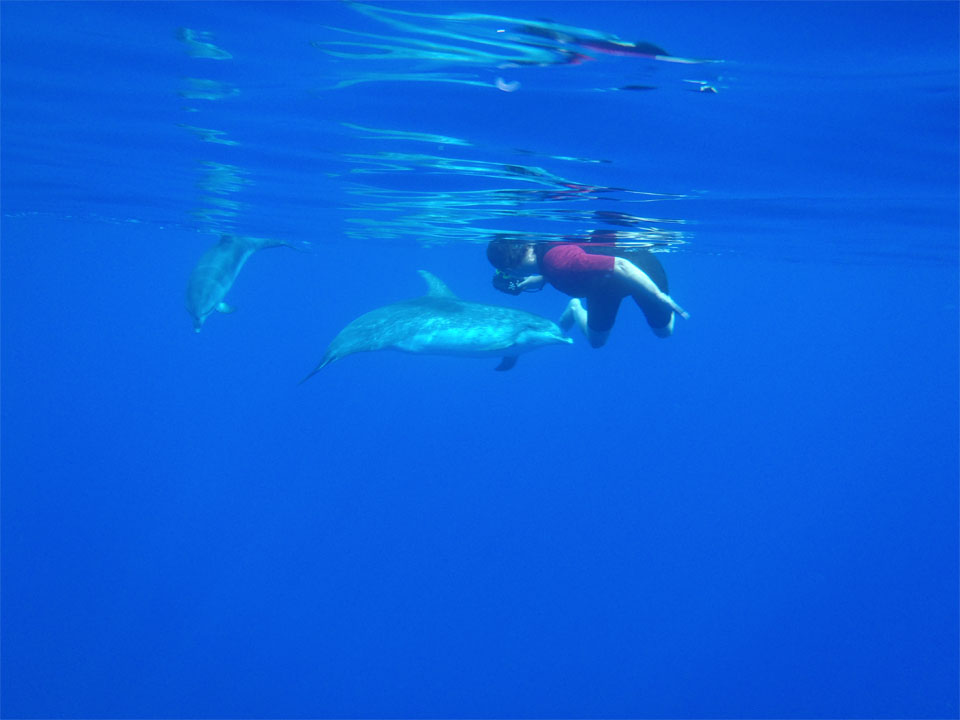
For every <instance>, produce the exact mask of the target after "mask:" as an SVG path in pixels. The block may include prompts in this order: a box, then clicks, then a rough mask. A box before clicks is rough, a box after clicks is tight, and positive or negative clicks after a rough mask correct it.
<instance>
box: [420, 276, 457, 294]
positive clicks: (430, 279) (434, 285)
mask: <svg viewBox="0 0 960 720" xmlns="http://www.w3.org/2000/svg"><path fill="white" fill-rule="evenodd" d="M417 272H418V273H420V277H422V278H423V279H424V280H426V281H427V295H428V296H429V297H446V298H455V297H456V295H454V294H453V291H452V290H451V289H450V288H448V287H447V285H446V283H444V282H443V280H441V279H440V278H438V277H437V276H436V275H434V274H433V273H428V272H427V271H426V270H417Z"/></svg>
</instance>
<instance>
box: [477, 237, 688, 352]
mask: <svg viewBox="0 0 960 720" xmlns="http://www.w3.org/2000/svg"><path fill="white" fill-rule="evenodd" d="M588 248H589V244H581V243H537V244H534V243H518V242H516V241H515V240H511V239H509V238H495V239H494V240H491V241H490V243H489V244H488V245H487V259H488V260H489V261H490V263H491V264H492V265H493V266H494V267H495V268H496V269H497V273H496V275H495V276H494V280H493V284H494V287H496V288H497V289H498V290H501V291H502V292H507V293H510V294H513V295H519V294H520V293H521V292H530V291H535V290H540V289H541V288H542V287H543V286H544V284H546V283H550V284H551V285H553V286H554V287H555V288H556V289H557V290H559V291H560V292H562V293H565V294H567V295H570V296H572V299H571V300H570V302H569V303H568V304H567V308H566V310H564V312H563V315H562V316H561V318H560V323H559V324H560V327H561V328H563V329H564V330H569V329H570V328H571V327H573V325H574V324H576V325H577V327H579V328H580V330H581V331H582V332H583V334H584V335H585V336H586V337H587V340H588V341H589V342H590V345H591V346H592V347H595V348H598V347H601V346H602V345H604V344H605V343H606V342H607V338H608V337H609V336H610V330H611V329H612V328H613V324H614V321H615V320H616V319H617V311H618V310H619V309H620V301H621V300H623V298H625V297H628V296H629V297H632V298H633V299H634V302H636V303H637V305H638V306H639V307H640V310H641V311H643V314H644V316H645V317H646V319H647V324H648V325H649V326H650V329H651V330H652V331H653V333H654V335H656V336H657V337H661V338H666V337H670V335H672V334H673V322H674V313H676V314H677V315H680V316H681V317H683V318H684V319H686V318H687V317H689V316H688V315H687V313H686V312H685V311H684V310H683V308H681V307H680V306H679V305H677V303H676V302H674V301H673V298H671V297H670V295H668V294H667V290H668V288H667V281H666V274H665V273H663V269H662V267H660V263H659V262H658V261H657V260H656V258H655V257H654V256H653V253H650V252H649V251H641V252H642V254H640V253H639V252H637V250H634V251H633V252H632V253H631V256H632V257H635V258H637V259H638V260H639V261H640V262H641V264H644V265H647V266H648V268H649V271H650V272H649V273H648V272H645V271H644V270H642V269H641V268H640V267H638V266H637V264H635V263H634V262H631V261H630V260H627V259H626V258H623V257H617V256H615V255H613V254H608V252H609V251H608V252H604V254H599V253H598V252H597V251H596V250H594V251H593V252H588V251H587V249H588ZM641 258H643V259H641ZM651 275H652V276H653V277H651ZM654 277H655V278H656V281H655V280H654ZM580 298H586V300H587V305H586V307H584V306H583V303H582V302H581V301H580Z"/></svg>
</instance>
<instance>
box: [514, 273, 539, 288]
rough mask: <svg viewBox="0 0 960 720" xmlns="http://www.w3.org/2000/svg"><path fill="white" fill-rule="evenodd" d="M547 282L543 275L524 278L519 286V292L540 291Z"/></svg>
mask: <svg viewBox="0 0 960 720" xmlns="http://www.w3.org/2000/svg"><path fill="white" fill-rule="evenodd" d="M545 282H546V279H545V278H544V277H543V275H530V276H529V277H526V278H524V279H523V280H521V281H520V283H519V284H518V285H517V289H518V290H540V289H541V288H542V287H543V284H544V283H545Z"/></svg>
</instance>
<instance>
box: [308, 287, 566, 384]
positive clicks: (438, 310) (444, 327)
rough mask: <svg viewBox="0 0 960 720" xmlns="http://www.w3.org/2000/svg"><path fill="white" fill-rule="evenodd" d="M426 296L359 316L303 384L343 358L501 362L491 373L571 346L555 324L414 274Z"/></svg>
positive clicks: (328, 350)
mask: <svg viewBox="0 0 960 720" xmlns="http://www.w3.org/2000/svg"><path fill="white" fill-rule="evenodd" d="M420 275H421V276H423V279H424V280H426V282H427V287H428V292H427V294H426V295H424V296H422V297H418V298H413V299H412V300H403V301H402V302H398V303H394V304H392V305H386V306H384V307H381V308H377V309H376V310H371V311H370V312H368V313H366V314H365V315H361V316H360V317H358V318H357V319H356V320H354V321H353V322H351V323H350V324H349V325H347V326H346V327H345V328H344V329H343V330H341V331H340V333H339V334H338V335H337V336H336V337H335V338H334V339H333V342H331V343H330V346H329V347H328V348H327V351H326V352H325V353H324V355H323V359H322V360H321V361H320V364H319V365H317V367H316V368H314V370H313V372H311V373H310V374H309V375H307V376H306V377H305V378H304V379H303V380H301V381H300V382H301V383H303V382H306V381H307V380H309V379H310V378H311V377H313V376H314V375H315V374H316V373H318V372H320V370H322V369H323V368H325V367H326V366H327V365H329V364H330V363H332V362H334V361H335V360H339V359H340V358H342V357H346V356H347V355H352V354H354V353H358V352H372V351H374V350H401V351H403V352H408V353H416V354H419V355H455V356H460V357H489V356H496V357H502V358H503V359H502V360H501V362H500V364H499V365H498V366H497V367H496V369H497V370H509V369H510V368H512V367H513V366H514V365H515V364H516V362H517V356H519V355H520V354H521V353H525V352H529V351H530V350H536V349H537V348H541V347H545V346H547V345H559V344H567V343H572V342H573V341H572V340H571V339H570V338H568V337H564V335H563V333H562V331H561V330H560V328H559V327H558V326H557V325H556V323H554V322H552V321H551V320H547V319H546V318H545V317H541V316H540V315H534V314H533V313H528V312H526V311H525V310H516V309H514V308H509V307H503V306H500V305H482V304H480V303H475V302H468V301H466V300H461V299H460V298H458V297H457V296H456V295H454V294H453V292H451V290H450V288H448V287H447V286H446V285H445V284H444V283H443V282H442V281H441V280H440V279H439V278H437V277H436V276H434V275H432V274H430V273H428V272H427V271H426V270H420Z"/></svg>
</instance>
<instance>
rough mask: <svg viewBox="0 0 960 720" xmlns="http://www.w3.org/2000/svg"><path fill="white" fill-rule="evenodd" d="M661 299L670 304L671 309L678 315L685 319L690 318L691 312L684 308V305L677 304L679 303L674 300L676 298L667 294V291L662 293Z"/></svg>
mask: <svg viewBox="0 0 960 720" xmlns="http://www.w3.org/2000/svg"><path fill="white" fill-rule="evenodd" d="M660 299H661V300H662V301H663V302H664V303H666V304H667V305H669V306H670V309H671V310H673V311H674V312H675V313H676V314H677V315H679V316H680V317H682V318H683V319H684V320H689V319H690V314H689V313H688V312H687V311H686V310H684V309H683V308H682V307H680V306H679V305H677V303H676V302H674V300H673V298H672V297H670V296H669V295H667V294H666V293H660Z"/></svg>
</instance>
